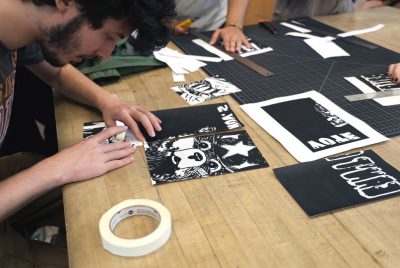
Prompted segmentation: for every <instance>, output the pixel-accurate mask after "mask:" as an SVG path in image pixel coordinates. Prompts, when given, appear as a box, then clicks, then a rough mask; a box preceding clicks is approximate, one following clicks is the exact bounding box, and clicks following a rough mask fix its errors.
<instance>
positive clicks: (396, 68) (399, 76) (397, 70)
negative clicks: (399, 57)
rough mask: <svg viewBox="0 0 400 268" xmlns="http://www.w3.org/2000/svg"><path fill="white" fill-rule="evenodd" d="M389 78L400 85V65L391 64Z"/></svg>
mask: <svg viewBox="0 0 400 268" xmlns="http://www.w3.org/2000/svg"><path fill="white" fill-rule="evenodd" d="M388 76H389V77H390V78H391V79H392V80H393V81H394V82H395V83H398V84H400V63H396V64H390V65H389V70H388Z"/></svg>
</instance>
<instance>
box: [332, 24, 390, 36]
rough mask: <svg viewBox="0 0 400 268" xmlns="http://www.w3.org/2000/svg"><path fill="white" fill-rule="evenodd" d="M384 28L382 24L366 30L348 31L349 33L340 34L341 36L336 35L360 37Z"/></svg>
mask: <svg viewBox="0 0 400 268" xmlns="http://www.w3.org/2000/svg"><path fill="white" fill-rule="evenodd" d="M384 26H385V25H384V24H378V25H375V26H373V27H370V28H366V29H360V30H354V31H350V32H345V33H341V34H338V35H337V36H340V37H349V36H354V35H361V34H365V33H370V32H375V31H379V30H380V29H382V28H383V27H384Z"/></svg>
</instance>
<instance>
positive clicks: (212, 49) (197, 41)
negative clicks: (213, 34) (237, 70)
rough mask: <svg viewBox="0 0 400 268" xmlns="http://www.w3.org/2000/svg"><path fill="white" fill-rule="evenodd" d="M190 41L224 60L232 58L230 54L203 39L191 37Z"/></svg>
mask: <svg viewBox="0 0 400 268" xmlns="http://www.w3.org/2000/svg"><path fill="white" fill-rule="evenodd" d="M192 42H193V43H195V44H196V45H198V46H201V47H202V48H204V49H205V50H207V51H208V52H210V53H212V54H214V55H216V56H218V57H220V58H221V59H223V60H225V61H228V60H233V58H232V57H231V56H229V55H228V54H226V53H224V52H222V51H221V50H219V49H218V48H215V47H213V46H212V45H210V44H209V43H207V42H205V41H204V40H201V39H193V40H192Z"/></svg>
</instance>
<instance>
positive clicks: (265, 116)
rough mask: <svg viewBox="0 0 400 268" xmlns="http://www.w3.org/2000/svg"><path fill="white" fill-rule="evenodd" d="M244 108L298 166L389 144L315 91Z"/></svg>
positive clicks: (243, 106)
mask: <svg viewBox="0 0 400 268" xmlns="http://www.w3.org/2000/svg"><path fill="white" fill-rule="evenodd" d="M241 107H242V109H243V110H244V111H245V112H246V113H247V114H248V115H249V116H250V117H251V118H252V119H254V120H255V121H256V122H257V123H258V124H259V125H260V126H261V127H262V128H264V129H265V130H266V131H267V132H268V133H269V134H271V135H272V136H273V137H274V138H275V139H277V140H278V141H279V142H280V143H281V144H282V145H283V146H284V147H285V148H286V149H287V150H288V151H289V153H291V154H292V155H293V156H294V157H295V158H296V159H297V160H298V161H299V162H305V161H312V160H316V159H319V158H322V157H326V156H329V155H333V154H337V153H341V152H344V151H347V150H350V149H354V148H358V147H362V146H366V145H370V144H374V143H378V142H383V141H386V140H388V139H387V138H386V137H385V136H383V135H381V134H380V133H378V132H377V131H375V130H374V129H372V128H371V127H370V126H368V125H367V124H366V123H364V122H363V121H361V120H359V119H358V118H356V117H354V116H352V115H350V114H349V113H347V112H346V111H344V110H343V109H341V108H340V107H338V106H337V105H336V104H334V103H333V102H331V101H330V100H329V99H327V98H326V97H324V96H323V95H322V94H320V93H318V92H316V91H309V92H305V93H302V94H297V95H292V96H287V97H281V98H276V99H271V100H267V101H263V102H259V103H252V104H245V105H242V106H241Z"/></svg>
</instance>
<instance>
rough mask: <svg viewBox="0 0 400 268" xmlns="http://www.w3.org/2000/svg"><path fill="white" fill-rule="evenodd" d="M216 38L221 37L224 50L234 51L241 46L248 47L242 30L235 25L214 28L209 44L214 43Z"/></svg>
mask: <svg viewBox="0 0 400 268" xmlns="http://www.w3.org/2000/svg"><path fill="white" fill-rule="evenodd" d="M218 39H222V41H223V43H224V48H225V50H226V51H228V52H231V53H234V52H235V51H239V50H240V49H241V47H242V45H243V46H246V47H250V44H249V42H248V41H247V40H246V37H245V36H244V34H243V32H242V31H240V30H239V29H237V28H235V27H227V28H223V29H218V30H216V31H215V32H214V33H213V35H212V36H211V39H210V45H214V44H215V43H216V42H217V41H218Z"/></svg>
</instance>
